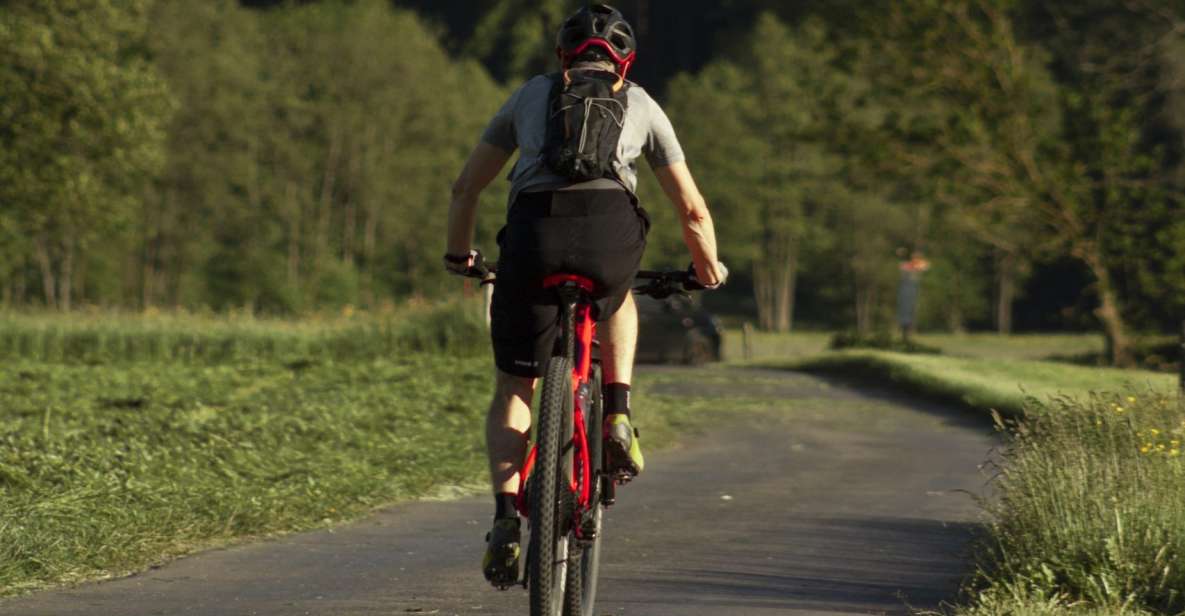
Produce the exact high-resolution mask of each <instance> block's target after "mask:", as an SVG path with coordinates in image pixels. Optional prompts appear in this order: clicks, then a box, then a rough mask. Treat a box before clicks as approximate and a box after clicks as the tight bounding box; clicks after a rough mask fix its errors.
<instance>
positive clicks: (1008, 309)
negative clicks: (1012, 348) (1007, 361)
mask: <svg viewBox="0 0 1185 616" xmlns="http://www.w3.org/2000/svg"><path fill="white" fill-rule="evenodd" d="M996 285H997V286H996V332H997V333H999V334H1000V335H1002V336H1007V335H1009V334H1011V333H1012V304H1013V303H1014V302H1015V301H1016V256H1015V255H1012V254H1008V253H1000V254H999V255H998V256H997V260H996Z"/></svg>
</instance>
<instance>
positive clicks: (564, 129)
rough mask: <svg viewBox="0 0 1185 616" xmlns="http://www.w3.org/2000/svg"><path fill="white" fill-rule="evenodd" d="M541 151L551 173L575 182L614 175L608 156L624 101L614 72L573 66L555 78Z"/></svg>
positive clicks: (618, 135)
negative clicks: (581, 68) (572, 68)
mask: <svg viewBox="0 0 1185 616" xmlns="http://www.w3.org/2000/svg"><path fill="white" fill-rule="evenodd" d="M554 82H555V84H554V85H553V86H552V89H551V97H550V99H549V102H548V121H547V141H546V143H545V144H544V147H543V153H544V157H545V160H546V161H547V165H548V166H549V167H550V168H551V170H552V171H554V172H555V173H557V174H559V175H562V176H564V177H566V178H569V179H571V180H573V181H576V182H587V181H589V180H595V179H598V178H616V177H617V172H616V170H614V169H613V158H614V156H615V155H616V153H617V144H618V142H620V141H621V131H622V128H623V127H624V126H625V114H626V110H627V109H628V105H629V101H628V97H627V96H626V91H627V90H628V89H629V84H628V83H627V82H626V81H625V80H624V79H622V78H621V77H619V76H618V75H617V74H616V73H611V72H608V71H597V70H572V71H567V72H565V73H563V74H561V75H556V76H555V78H554Z"/></svg>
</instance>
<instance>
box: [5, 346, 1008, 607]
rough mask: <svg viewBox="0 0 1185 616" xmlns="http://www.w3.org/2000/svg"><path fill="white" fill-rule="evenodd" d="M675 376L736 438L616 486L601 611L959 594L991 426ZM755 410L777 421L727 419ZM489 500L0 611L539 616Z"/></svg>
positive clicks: (699, 443) (897, 406)
mask: <svg viewBox="0 0 1185 616" xmlns="http://www.w3.org/2000/svg"><path fill="white" fill-rule="evenodd" d="M659 376H660V377H662V382H661V383H660V384H657V385H654V386H652V387H654V388H655V389H657V390H659V391H660V392H661V393H666V394H672V395H686V396H694V397H697V398H705V397H706V398H709V399H712V400H719V405H720V407H719V408H720V409H722V410H721V411H720V420H719V422H718V424H719V425H718V426H714V427H713V428H712V429H711V430H710V431H708V432H704V433H701V434H698V435H694V436H691V437H688V438H686V439H684V444H683V445H681V446H680V447H678V448H675V449H670V450H666V451H663V452H659V453H654V454H652V455H651V456H649V457H648V459H647V471H646V474H645V475H644V476H643V477H641V478H639V479H638V480H637V481H635V482H634V483H633V484H631V485H629V486H626V487H625V488H623V489H622V490H620V491H619V502H618V505H617V506H615V507H614V508H612V509H611V510H610V511H609V513H608V515H607V518H606V538H605V545H604V552H603V558H604V560H603V562H602V582H601V584H602V586H601V595H600V599H599V601H598V605H597V613H598V614H604V615H613V616H616V615H619V614H625V615H631V616H634V615H637V616H666V615H676V614H678V615H680V616H700V615H704V616H707V615H711V616H720V615H748V614H753V615H762V616H764V615H791V614H793V615H802V614H908V613H910V610H911V608H935V607H938V606H939V605H940V603H941V602H943V601H949V600H951V599H954V598H955V596H956V591H957V589H958V586H959V583H960V581H961V579H962V578H963V576H964V575H965V574H966V573H967V572H968V565H967V548H968V545H969V542H970V540H971V538H972V537H973V535H974V533H975V532H976V531H977V529H978V528H979V526H978V521H979V520H980V515H979V512H978V511H979V510H978V507H977V505H976V503H975V500H974V498H973V495H981V494H983V492H984V490H985V489H986V487H985V484H986V479H985V476H984V474H983V473H982V472H981V471H980V469H979V465H980V464H981V462H982V461H983V460H985V459H986V458H987V456H988V454H989V452H990V450H991V448H992V447H993V446H994V445H995V441H994V439H993V435H992V431H991V429H990V426H989V425H988V423H987V422H986V421H985V420H983V418H980V417H975V416H973V415H970V414H968V413H966V412H964V411H960V410H954V409H949V408H944V407H942V406H935V405H931V404H928V403H919V402H917V401H913V400H909V399H904V398H899V397H895V396H893V395H890V394H886V393H884V392H878V391H869V390H864V389H855V388H849V387H846V386H843V385H839V384H836V383H832V382H828V381H825V380H820V379H818V378H815V377H810V376H805V375H799V374H792V373H783V372H775V371H761V370H748V369H715V370H710V371H704V370H696V371H686V372H683V371H679V370H666V371H663V372H662V373H661V374H660V375H659ZM740 397H744V398H746V399H748V400H750V401H753V400H755V399H756V400H760V401H762V402H763V404H762V405H761V406H762V407H763V408H765V410H763V411H760V412H748V413H743V414H736V413H730V412H728V410H727V409H728V405H729V401H730V400H736V399H738V398H740ZM765 401H768V404H764V402H765ZM641 412H645V411H644V410H643V411H641ZM643 436H645V434H643ZM487 501H488V498H486V497H468V498H463V499H460V500H451V501H440V502H417V503H408V504H403V505H398V506H394V507H391V508H389V509H386V510H384V511H381V512H379V513H377V514H375V515H373V516H371V517H369V518H367V519H365V520H363V521H360V522H358V523H355V524H352V525H348V526H343V527H339V528H336V529H333V530H326V531H319V532H311V533H305V534H299V535H293V536H289V537H284V538H280V539H276V540H272V541H266V542H261V543H254V544H249V545H243V546H239V547H234V548H228V549H223V550H214V551H209V552H205V553H202V554H199V555H195V556H192V557H189V558H184V559H181V560H178V561H175V562H173V563H170V564H168V565H166V566H164V567H161V568H157V569H153V570H151V571H148V572H145V573H143V574H140V575H136V576H133V577H130V578H126V579H121V580H115V581H108V582H103V583H98V584H88V585H83V586H80V587H76V588H72V589H66V590H60V591H53V592H45V593H39V594H35V595H32V596H28V597H22V598H18V599H13V600H8V601H0V614H11V615H28V616H33V615H38V616H41V615H44V616H71V615H82V614H86V615H87V616H106V615H110V616H116V615H118V616H149V615H168V616H172V615H202V616H206V615H209V616H226V615H240V614H241V615H261V616H262V615H269V616H270V615H277V616H280V615H283V616H291V615H306V614H308V615H326V616H328V615H333V616H340V615H378V614H382V615H400V614H439V615H442V616H445V615H517V614H524V613H525V611H526V600H527V597H526V593H525V592H523V591H521V590H511V591H507V592H498V591H495V590H493V589H491V588H489V587H488V586H487V585H486V584H485V582H484V580H483V579H482V577H481V573H480V570H479V563H480V557H481V552H482V550H483V545H484V544H483V537H484V534H485V532H486V530H487V527H488V523H489V516H490V514H491V509H492V507H491V505H490V503H488V502H487Z"/></svg>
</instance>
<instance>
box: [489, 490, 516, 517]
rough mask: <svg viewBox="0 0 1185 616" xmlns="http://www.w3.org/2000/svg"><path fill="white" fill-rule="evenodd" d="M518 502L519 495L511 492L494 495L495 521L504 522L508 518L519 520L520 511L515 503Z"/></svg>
mask: <svg viewBox="0 0 1185 616" xmlns="http://www.w3.org/2000/svg"><path fill="white" fill-rule="evenodd" d="M516 500H518V495H517V494H513V493H511V492H499V493H497V494H495V495H494V519H495V520H504V519H506V518H517V517H518V510H517V509H515V507H514V502H515V501H516Z"/></svg>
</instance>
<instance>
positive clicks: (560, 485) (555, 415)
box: [527, 357, 572, 616]
mask: <svg viewBox="0 0 1185 616" xmlns="http://www.w3.org/2000/svg"><path fill="white" fill-rule="evenodd" d="M571 366H572V363H571V361H569V360H568V359H566V358H563V357H553V358H551V360H550V361H549V362H548V364H547V372H546V373H545V375H544V377H543V396H542V399H541V404H540V408H539V426H538V429H537V430H536V432H535V447H536V450H537V451H536V454H535V470H534V471H533V472H532V473H531V478H530V480H529V481H530V489H529V490H528V494H529V497H530V513H531V517H530V524H531V544H530V546H529V547H528V549H527V568H528V574H527V575H528V578H529V580H530V582H529V584H530V595H531V599H530V603H531V616H561V615H562V614H563V604H564V583H565V579H566V576H567V573H568V557H569V551H570V550H569V547H568V543H569V541H568V528H567V527H568V526H569V525H570V524H569V522H570V520H571V512H572V499H571V497H570V491H569V490H568V486H567V476H568V472H567V470H568V469H570V468H571V448H570V447H566V445H567V443H569V442H570V441H571V439H572V385H571V383H572V367H571Z"/></svg>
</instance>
